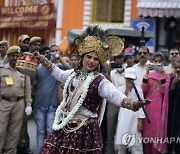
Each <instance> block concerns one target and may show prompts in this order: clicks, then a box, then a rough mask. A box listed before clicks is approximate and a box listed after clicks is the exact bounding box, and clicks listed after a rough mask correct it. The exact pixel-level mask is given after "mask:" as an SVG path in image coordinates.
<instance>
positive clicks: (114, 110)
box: [107, 54, 125, 154]
mask: <svg viewBox="0 0 180 154" xmlns="http://www.w3.org/2000/svg"><path fill="white" fill-rule="evenodd" d="M123 63H124V54H120V55H118V56H116V57H114V63H113V64H116V65H113V64H112V65H111V67H114V66H117V68H114V69H113V70H111V72H110V80H111V82H112V83H113V84H114V86H115V87H117V88H118V87H120V86H122V85H124V84H125V79H124V68H123ZM118 112H119V107H118V106H116V105H114V104H112V103H108V105H107V154H114V135H115V131H116V125H117V117H118Z"/></svg>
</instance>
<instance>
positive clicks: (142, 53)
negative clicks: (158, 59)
mask: <svg viewBox="0 0 180 154" xmlns="http://www.w3.org/2000/svg"><path fill="white" fill-rule="evenodd" d="M138 56H139V63H137V64H136V65H134V66H133V67H134V68H135V70H136V74H137V79H136V80H135V83H136V85H137V86H139V87H141V85H142V80H143V77H144V75H145V74H146V67H147V65H149V64H150V61H149V60H148V59H149V49H148V48H147V47H145V46H142V47H140V48H139V50H138Z"/></svg>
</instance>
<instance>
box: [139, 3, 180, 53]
mask: <svg viewBox="0 0 180 154" xmlns="http://www.w3.org/2000/svg"><path fill="white" fill-rule="evenodd" d="M137 8H138V15H139V16H140V17H142V18H150V19H154V20H155V25H156V36H155V37H156V43H155V44H156V51H163V50H164V51H165V50H166V51H167V50H169V49H171V48H174V47H176V48H180V43H179V42H180V28H179V27H180V1H179V0H148V1H147V0H139V1H138V3H137Z"/></svg>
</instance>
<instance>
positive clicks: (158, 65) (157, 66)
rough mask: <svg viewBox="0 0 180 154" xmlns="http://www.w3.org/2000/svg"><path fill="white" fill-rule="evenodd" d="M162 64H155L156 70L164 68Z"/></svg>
mask: <svg viewBox="0 0 180 154" xmlns="http://www.w3.org/2000/svg"><path fill="white" fill-rule="evenodd" d="M162 67H163V66H162V65H161V64H155V65H154V70H161V69H162Z"/></svg>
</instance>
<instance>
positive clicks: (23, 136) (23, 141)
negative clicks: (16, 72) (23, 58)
mask: <svg viewBox="0 0 180 154" xmlns="http://www.w3.org/2000/svg"><path fill="white" fill-rule="evenodd" d="M18 44H19V46H20V48H21V54H23V52H29V48H30V37H29V36H28V35H27V34H22V35H20V36H19V38H18ZM27 123H28V117H27V116H26V114H24V118H23V123H22V128H21V133H20V138H19V143H18V146H17V154H33V153H32V152H31V149H30V139H29V135H28V129H27V127H28V125H27Z"/></svg>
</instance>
